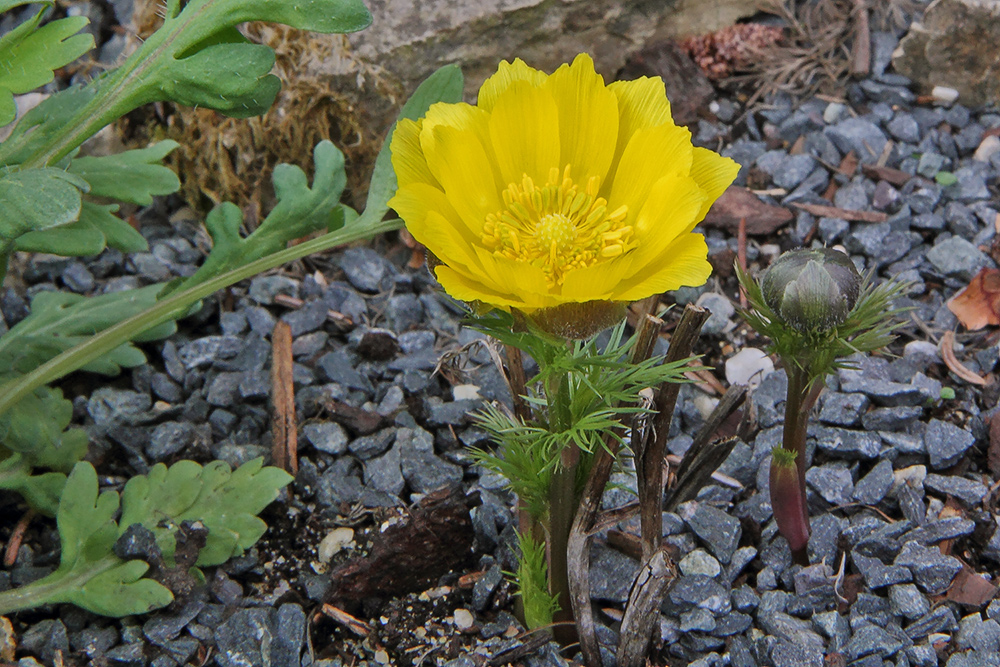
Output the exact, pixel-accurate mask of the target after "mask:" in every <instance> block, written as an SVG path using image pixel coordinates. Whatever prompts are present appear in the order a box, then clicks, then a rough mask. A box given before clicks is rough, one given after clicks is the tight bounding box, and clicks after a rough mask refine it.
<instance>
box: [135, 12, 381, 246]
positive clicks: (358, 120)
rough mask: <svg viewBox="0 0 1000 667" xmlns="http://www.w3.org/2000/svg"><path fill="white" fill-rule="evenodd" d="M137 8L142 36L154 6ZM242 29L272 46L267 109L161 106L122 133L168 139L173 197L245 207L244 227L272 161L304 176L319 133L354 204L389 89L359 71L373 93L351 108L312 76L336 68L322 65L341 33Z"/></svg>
mask: <svg viewBox="0 0 1000 667" xmlns="http://www.w3.org/2000/svg"><path fill="white" fill-rule="evenodd" d="M138 4H139V5H140V7H137V13H138V12H141V13H140V14H139V15H137V17H136V24H137V26H138V27H139V34H140V35H144V34H149V33H151V32H152V31H153V30H155V28H156V26H157V24H158V22H159V19H158V16H157V14H156V11H157V3H156V2H155V0H152V1H148V2H144V3H138ZM242 32H243V33H244V35H246V36H247V37H248V38H249V39H251V40H252V41H254V42H257V43H261V44H267V45H268V46H270V47H271V48H273V49H274V51H275V55H276V62H275V67H274V69H273V70H272V73H273V74H275V75H277V76H278V77H279V78H280V79H281V81H282V87H281V92H280V93H279V94H278V98H277V100H276V101H275V104H274V105H273V106H272V107H271V109H270V110H269V111H268V112H267V113H266V114H264V115H263V116H259V117H253V118H247V119H233V118H228V117H226V116H223V115H222V114H220V113H217V112H215V111H212V110H210V109H191V108H187V107H174V106H173V105H163V107H162V109H163V111H162V114H161V115H160V117H158V118H152V117H147V118H146V119H145V122H146V126H145V127H143V128H139V129H138V131H137V130H136V129H135V128H132V129H131V131H128V130H127V131H126V132H127V134H133V133H134V134H133V136H137V137H138V138H139V139H140V140H141V139H145V138H149V137H157V138H171V139H176V140H177V141H178V142H179V143H180V148H178V149H177V150H176V151H175V152H174V153H173V154H172V155H171V157H170V160H171V162H172V164H171V166H172V167H173V168H174V169H175V170H176V171H177V173H178V175H179V176H180V179H181V190H180V195H181V196H182V197H183V198H184V199H185V200H186V201H187V202H188V204H190V205H191V206H192V207H193V208H195V209H196V210H200V211H206V210H207V209H209V208H211V207H212V206H214V205H215V204H217V203H219V202H222V201H231V202H233V203H235V204H237V205H238V206H240V208H242V209H243V210H244V212H245V215H246V218H247V227H248V228H250V229H252V228H254V227H255V226H256V219H255V218H256V216H257V214H259V213H260V212H261V211H265V212H266V211H267V210H268V209H269V208H270V207H271V204H272V203H273V192H272V188H271V183H270V179H271V173H272V171H273V169H274V167H275V165H277V164H279V163H283V162H284V163H289V164H295V165H298V166H299V167H301V168H302V169H303V170H304V171H305V172H306V173H307V174H309V175H310V177H311V172H312V152H313V147H314V146H315V145H316V144H317V143H319V142H320V141H321V140H323V139H329V140H330V141H332V142H333V143H334V144H335V145H336V146H337V147H338V148H339V149H340V150H341V151H343V152H344V154H345V157H346V158H347V164H348V166H347V173H348V188H347V197H346V201H347V203H349V204H352V205H355V206H357V205H360V204H361V203H363V201H364V196H365V195H366V191H367V178H368V175H369V174H370V173H371V169H372V166H373V164H374V160H375V156H376V155H377V153H378V150H379V148H380V147H381V142H382V136H381V134H382V132H383V131H384V130H385V127H383V126H382V125H384V123H382V122H381V120H378V114H379V113H385V112H386V111H388V110H389V109H390V108H391V107H392V105H393V104H394V100H395V98H396V91H395V90H393V89H392V88H391V86H389V85H388V84H384V83H383V82H382V80H381V79H380V78H379V76H378V74H377V73H375V72H367V71H366V72H365V75H366V78H367V79H368V80H369V81H372V82H374V83H375V89H376V90H377V91H378V97H379V99H372V100H367V99H366V100H365V102H366V103H365V104H362V105H359V104H357V97H358V94H357V91H344V90H338V88H337V85H338V84H337V83H336V82H334V81H332V80H331V77H329V76H325V77H324V76H322V75H317V74H316V72H321V71H325V70H326V71H328V70H329V69H335V68H328V67H324V64H329V63H330V62H331V61H334V60H336V59H347V58H350V49H349V48H348V46H347V43H346V38H345V37H344V36H342V35H317V34H314V33H310V32H306V31H301V30H295V29H293V28H289V27H287V26H283V25H277V24H268V23H250V24H247V25H245V26H243V28H242ZM343 69H349V68H346V67H345V68H343ZM339 85H344V84H343V82H341V83H340V84H339ZM345 92H348V93H350V94H351V95H347V94H345Z"/></svg>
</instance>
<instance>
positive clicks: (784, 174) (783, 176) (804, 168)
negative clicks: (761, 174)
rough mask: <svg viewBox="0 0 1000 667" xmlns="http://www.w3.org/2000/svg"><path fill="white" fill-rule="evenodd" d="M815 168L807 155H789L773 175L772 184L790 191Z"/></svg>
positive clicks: (813, 161)
mask: <svg viewBox="0 0 1000 667" xmlns="http://www.w3.org/2000/svg"><path fill="white" fill-rule="evenodd" d="M815 168H816V160H815V159H814V158H813V156H811V155H809V154H807V153H799V154H798V155H789V156H787V157H786V158H785V159H783V160H782V161H781V163H780V165H779V166H778V168H777V169H776V170H775V172H774V173H773V174H772V175H773V180H774V184H775V185H776V186H778V187H779V188H785V189H786V190H791V189H793V188H794V187H795V186H797V185H798V184H799V183H801V182H802V181H804V180H806V177H807V176H809V174H810V173H812V170H813V169H815Z"/></svg>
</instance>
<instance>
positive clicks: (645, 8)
mask: <svg viewBox="0 0 1000 667" xmlns="http://www.w3.org/2000/svg"><path fill="white" fill-rule="evenodd" d="M365 3H366V5H367V6H368V8H369V9H370V11H371V13H372V17H373V20H372V25H371V26H370V27H368V28H367V29H365V30H363V31H361V32H358V33H354V34H351V35H346V36H345V35H321V34H318V33H310V32H304V31H299V30H292V29H290V28H287V27H285V26H278V25H274V24H264V23H251V24H248V25H246V26H245V27H244V32H245V33H246V34H247V35H248V36H249V37H250V38H251V39H252V40H254V41H257V42H261V43H264V44H267V45H269V46H271V47H272V48H274V50H275V52H276V55H277V62H276V64H275V69H274V72H273V73H274V74H276V75H277V76H278V77H279V78H280V79H281V81H282V89H281V92H280V93H279V95H278V99H277V100H276V102H275V105H274V107H273V108H272V109H271V110H270V111H269V112H268V113H267V114H266V115H265V116H263V117H262V118H260V119H252V120H250V121H249V122H248V121H246V120H234V119H228V118H224V117H222V116H221V115H220V114H218V113H216V112H214V111H211V110H207V109H187V108H180V109H178V110H177V112H176V114H175V115H174V117H173V118H172V120H171V127H170V128H169V130H168V132H167V135H168V136H169V137H170V138H173V139H176V140H178V141H179V142H180V144H181V147H180V149H179V150H177V151H176V152H175V153H174V155H173V156H172V160H173V161H174V166H175V167H176V168H177V171H178V173H179V174H181V175H182V179H183V180H182V188H181V195H182V196H184V197H185V199H187V201H188V202H189V203H191V204H192V205H193V206H194V207H196V208H207V206H208V205H209V204H211V203H214V202H218V201H220V200H229V201H233V202H236V203H237V204H239V205H241V206H247V205H249V203H250V202H253V207H254V208H255V209H256V208H261V209H263V210H268V209H269V207H270V204H271V203H272V202H271V199H270V192H271V186H270V175H271V170H272V168H273V167H274V165H275V164H277V163H279V162H288V163H292V164H297V165H299V166H301V167H303V168H304V169H305V170H306V172H307V173H309V174H311V171H312V159H311V156H312V148H313V146H314V145H315V144H316V143H317V142H318V141H319V140H320V139H326V138H329V139H332V140H333V141H334V143H336V144H337V146H338V148H340V149H341V150H343V151H344V153H345V154H346V156H347V160H348V165H349V167H348V172H347V173H348V194H347V203H350V204H353V205H354V206H356V207H362V206H363V205H364V197H365V194H366V192H367V185H368V178H369V176H370V174H371V169H372V165H373V163H374V160H375V155H376V154H377V153H378V150H379V148H380V147H381V144H382V139H383V137H384V136H385V133H386V130H387V129H388V128H389V126H390V125H391V123H392V121H393V120H394V119H395V117H396V114H397V113H398V111H399V107H400V106H401V105H402V103H403V102H404V101H405V100H406V98H407V97H408V96H409V94H410V93H412V92H413V90H414V89H415V88H416V87H417V85H418V84H419V83H420V82H421V81H422V80H423V79H425V78H426V77H427V76H428V75H429V74H431V73H432V72H434V71H435V70H436V69H438V68H439V67H441V66H443V65H447V64H452V63H456V64H459V65H460V66H461V67H462V71H463V73H464V74H465V82H466V87H465V93H466V94H465V97H466V101H469V102H473V101H475V93H476V91H477V90H478V89H479V86H480V84H482V82H483V81H484V80H485V79H486V77H488V76H489V75H490V74H492V73H493V72H495V71H496V68H497V64H498V63H499V62H500V61H501V60H504V59H506V60H513V59H514V58H521V59H523V60H524V61H525V62H527V63H529V64H530V65H532V66H534V67H537V68H539V69H542V70H545V71H547V72H551V71H552V70H554V69H555V68H556V67H558V66H559V65H560V64H562V63H565V62H570V61H572V60H573V58H574V57H575V56H576V55H577V54H578V53H581V52H584V51H586V52H588V53H590V54H591V55H592V56H593V58H594V61H595V64H596V67H597V71H598V72H600V73H601V74H602V75H603V76H604V77H605V80H606V81H611V80H613V79H614V77H615V74H616V73H617V72H618V71H619V70H621V69H622V67H623V66H624V65H625V64H626V61H627V60H629V58H630V57H632V56H635V55H637V54H639V53H640V52H641V51H643V49H646V48H647V47H651V46H656V45H658V44H661V43H662V42H663V41H664V40H666V39H668V38H672V37H680V36H686V35H697V34H702V33H705V32H710V31H714V30H718V29H719V28H722V27H724V26H727V25H731V24H733V23H735V21H736V20H737V19H739V18H741V17H744V16H748V15H750V14H753V13H754V11H755V5H754V3H751V2H746V0H558V1H557V2H551V1H550V0H425V1H424V2H419V3H414V2H413V1H412V0H365ZM160 6H161V3H160V2H158V1H157V0H136V12H135V16H134V18H133V21H134V24H135V26H134V27H135V34H136V35H137V36H138V37H146V36H148V35H149V34H150V33H151V32H152V31H153V29H154V28H155V27H156V25H157V24H158V22H159V21H160V19H159V17H158V14H159V10H160ZM137 43H138V41H137V40H136V41H135V44H137ZM135 44H133V45H132V47H131V48H134V46H135ZM649 64H651V65H657V66H659V65H661V64H662V63H659V62H658V61H657V62H650V63H649ZM639 73H640V74H648V73H651V72H645V71H643V72H639ZM653 73H660V72H653ZM663 73H664V74H670V73H671V72H670V71H667V72H663ZM683 88H684V90H683V94H682V95H681V94H679V93H677V92H674V91H673V90H671V94H672V96H673V97H674V98H675V99H679V98H685V99H681V100H680V102H681V103H680V104H679V106H678V112H679V115H680V116H685V114H686V115H687V117H686V118H682V119H681V120H682V121H684V120H687V121H689V122H690V121H691V120H694V118H693V114H692V113H691V112H690V108H689V107H691V106H692V102H690V101H687V100H704V98H703V97H701V96H699V95H692V94H691V93H692V92H693V91H694V89H693V88H692V87H690V86H684V87H683ZM704 90H705V87H704V86H702V87H701V88H699V89H698V90H697V91H694V92H697V93H699V94H700V95H704V92H703V91H704ZM685 102H686V103H685ZM706 103H707V102H704V101H702V102H701V105H702V106H704V104H706ZM261 204H263V206H261Z"/></svg>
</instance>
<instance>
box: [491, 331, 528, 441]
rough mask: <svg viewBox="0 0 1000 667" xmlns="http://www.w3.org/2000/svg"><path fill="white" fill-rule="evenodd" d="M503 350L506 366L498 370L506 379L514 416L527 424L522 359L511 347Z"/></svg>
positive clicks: (526, 389) (526, 382) (525, 383)
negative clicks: (505, 356)
mask: <svg viewBox="0 0 1000 667" xmlns="http://www.w3.org/2000/svg"><path fill="white" fill-rule="evenodd" d="M503 349H504V352H505V353H506V355H507V364H506V365H505V367H504V368H500V369H498V370H499V371H500V372H501V373H503V374H504V375H505V376H506V378H507V387H508V388H509V389H510V398H511V400H512V401H513V402H514V415H515V416H516V417H517V418H518V419H520V420H521V421H522V422H524V423H528V421H530V419H531V408H529V407H528V403H527V401H525V400H524V397H525V395H527V393H528V379H527V377H525V374H524V359H523V358H522V357H521V350H519V349H517V348H516V347H514V346H512V345H504V346H503Z"/></svg>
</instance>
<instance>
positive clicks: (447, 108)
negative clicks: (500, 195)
mask: <svg viewBox="0 0 1000 667" xmlns="http://www.w3.org/2000/svg"><path fill="white" fill-rule="evenodd" d="M489 122H490V115H489V114H488V113H486V112H485V111H483V110H482V109H480V108H478V107H474V106H472V105H471V104H465V103H464V102H461V103H458V104H444V103H441V102H438V103H437V104H432V105H431V107H430V109H428V110H427V115H426V116H425V117H424V119H423V125H422V127H421V136H422V137H431V136H433V132H434V129H435V128H437V127H442V126H444V127H453V128H455V129H456V130H462V131H463V132H472V133H473V134H475V135H476V138H477V139H478V140H479V143H480V145H482V147H483V150H484V151H485V152H486V157H487V158H488V159H489V162H490V165H491V167H492V168H493V171H494V174H495V176H496V177H497V178H499V176H500V170H499V169H498V168H497V162H496V156H495V155H494V154H493V147H492V145H491V143H490V128H489ZM497 185H498V188H499V189H503V188H505V187H506V186H507V184H506V183H499V182H498V183H497Z"/></svg>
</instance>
